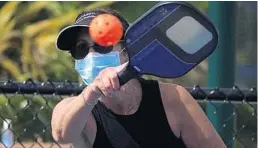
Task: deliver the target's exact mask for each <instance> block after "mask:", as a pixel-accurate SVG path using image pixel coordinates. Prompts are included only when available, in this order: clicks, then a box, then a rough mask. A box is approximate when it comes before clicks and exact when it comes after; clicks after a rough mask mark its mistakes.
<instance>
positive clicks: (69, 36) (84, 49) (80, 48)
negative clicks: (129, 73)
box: [56, 8, 129, 62]
mask: <svg viewBox="0 0 258 148" xmlns="http://www.w3.org/2000/svg"><path fill="white" fill-rule="evenodd" d="M103 13H106V14H112V15H114V16H116V17H117V18H118V19H119V20H120V21H121V23H122V26H123V33H125V31H126V30H127V28H128V27H129V24H128V22H127V21H126V20H125V19H124V18H123V17H122V16H121V15H120V14H119V13H118V12H116V11H114V10H111V9H108V8H96V9H93V10H88V11H84V12H82V13H81V14H79V15H78V16H77V18H76V19H75V22H74V24H72V25H71V26H68V27H66V28H64V29H63V30H62V31H61V32H60V34H59V35H58V38H57V42H56V43H57V44H56V45H57V48H58V49H60V50H66V51H69V52H70V53H71V55H72V56H73V58H74V59H83V58H84V57H85V56H86V55H87V54H88V53H89V52H99V53H101V54H105V53H108V52H110V51H123V52H122V53H121V62H124V61H125V60H127V54H126V52H125V50H123V49H124V48H125V44H124V40H123V39H124V34H123V37H122V39H121V41H120V42H119V43H118V44H117V45H115V46H111V47H103V46H100V45H98V44H96V43H94V41H93V40H92V39H91V38H90V36H89V31H88V30H89V28H88V27H89V24H90V23H91V21H92V19H93V18H94V17H96V16H97V15H99V14H103Z"/></svg>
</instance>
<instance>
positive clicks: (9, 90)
mask: <svg viewBox="0 0 258 148" xmlns="http://www.w3.org/2000/svg"><path fill="white" fill-rule="evenodd" d="M84 87H85V86H83V85H80V84H78V83H71V82H69V81H65V82H63V83H57V82H52V81H51V80H48V81H46V82H43V83H41V82H34V81H33V80H31V79H29V80H27V81H25V82H23V83H21V82H14V81H6V82H2V83H0V122H1V123H0V127H1V129H2V127H3V124H2V123H3V121H5V120H6V119H10V120H11V121H12V122H11V123H10V124H9V125H10V126H9V129H11V131H12V132H13V133H14V141H15V143H14V144H13V147H14V148H16V147H17V148H18V147H21V148H32V147H33V148H37V147H41V148H49V147H68V146H67V145H59V144H58V143H56V142H55V141H54V140H53V138H52V136H51V126H50V119H51V113H52V110H53V108H54V106H55V105H56V104H57V103H58V102H59V101H60V100H62V99H63V98H65V97H67V96H72V95H77V94H79V93H80V92H81V91H82V89H83V88H84ZM186 89H187V90H188V91H189V92H190V94H191V95H192V96H193V97H194V98H195V99H196V100H198V102H199V103H200V105H201V107H202V108H203V109H204V111H206V110H205V107H206V105H207V104H208V103H209V104H212V105H213V106H214V107H215V108H216V111H215V112H214V114H216V113H219V112H220V107H219V105H218V104H224V105H228V106H233V107H234V112H232V114H231V115H230V116H229V117H228V119H226V120H225V121H224V123H223V125H221V128H220V129H219V130H218V133H219V134H221V133H222V131H223V132H225V131H226V132H231V133H232V135H233V136H232V140H230V141H225V143H226V144H229V143H232V142H235V143H236V146H235V147H237V148H247V147H248V148H249V147H250V148H255V147H257V143H256V141H257V134H256V131H257V126H256V125H257V107H256V104H257V92H256V88H255V87H252V88H243V89H242V88H238V87H237V86H233V87H232V88H201V87H199V86H198V85H196V86H194V87H191V88H190V87H186ZM231 119H234V123H235V126H234V127H227V126H226V125H227V122H228V120H231ZM227 128H230V129H227ZM7 131H8V130H7V129H5V130H2V131H1V132H0V136H2V135H4V133H6V132H7ZM222 138H223V136H222ZM1 143H3V140H1V141H0V147H1V148H2V147H5V146H4V145H1Z"/></svg>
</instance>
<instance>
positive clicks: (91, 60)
mask: <svg viewBox="0 0 258 148" xmlns="http://www.w3.org/2000/svg"><path fill="white" fill-rule="evenodd" d="M119 53H120V52H119V51H112V52H109V53H107V54H100V53H98V52H90V53H89V54H88V55H87V56H86V57H85V58H84V59H80V60H75V70H76V71H77V72H78V73H79V74H80V76H81V78H82V80H83V81H84V83H85V84H86V85H89V84H90V83H92V81H93V80H94V79H95V78H96V77H97V76H98V74H99V72H100V71H102V70H103V69H105V68H107V67H116V66H119V65H120V56H119Z"/></svg>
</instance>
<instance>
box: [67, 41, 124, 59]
mask: <svg viewBox="0 0 258 148" xmlns="http://www.w3.org/2000/svg"><path fill="white" fill-rule="evenodd" d="M123 42H124V41H123V40H122V41H120V42H119V43H123ZM90 48H93V49H94V51H95V52H98V53H101V54H106V53H109V52H110V51H112V50H113V48H114V46H108V47H105V46H101V45H99V44H97V43H93V44H90V43H88V42H86V41H85V40H79V41H78V42H77V43H76V45H75V46H74V47H73V48H72V49H71V51H70V53H71V55H72V57H73V58H74V59H76V60H79V59H83V58H85V57H86V55H87V54H88V53H89V50H90Z"/></svg>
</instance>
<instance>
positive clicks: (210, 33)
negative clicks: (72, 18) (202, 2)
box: [119, 2, 218, 85]
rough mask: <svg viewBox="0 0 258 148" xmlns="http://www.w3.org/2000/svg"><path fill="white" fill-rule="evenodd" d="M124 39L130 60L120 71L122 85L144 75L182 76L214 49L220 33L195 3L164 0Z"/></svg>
mask: <svg viewBox="0 0 258 148" xmlns="http://www.w3.org/2000/svg"><path fill="white" fill-rule="evenodd" d="M125 41H126V48H127V52H128V56H129V63H128V65H127V67H126V69H124V70H123V71H122V72H121V73H119V81H120V84H121V85H123V84H125V83H126V82H128V81H129V80H130V79H132V78H134V77H136V76H137V75H143V74H147V75H154V76H157V77H162V78H177V77H180V76H183V75H184V74H186V73H187V72H189V71H190V70H191V69H193V68H194V67H195V66H197V65H198V64H199V63H200V62H202V61H203V60H204V59H205V58H207V57H208V56H209V55H210V54H211V53H212V52H213V51H214V50H215V48H216V46H217V44H218V33H217V31H216V28H215V27H214V25H213V23H212V22H211V21H210V20H209V19H208V18H207V17H206V16H205V15H204V14H203V13H201V12H200V11H199V10H197V9H196V8H194V7H193V6H192V5H189V4H188V3H184V2H161V3H158V4H157V5H155V6H154V7H153V8H151V9H150V10H149V11H147V12H146V13H145V14H143V16H141V17H140V18H139V19H137V20H136V21H135V22H134V23H133V24H132V25H131V26H130V27H129V28H128V30H127V31H126V34H125Z"/></svg>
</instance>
